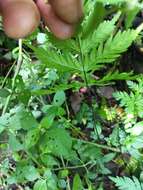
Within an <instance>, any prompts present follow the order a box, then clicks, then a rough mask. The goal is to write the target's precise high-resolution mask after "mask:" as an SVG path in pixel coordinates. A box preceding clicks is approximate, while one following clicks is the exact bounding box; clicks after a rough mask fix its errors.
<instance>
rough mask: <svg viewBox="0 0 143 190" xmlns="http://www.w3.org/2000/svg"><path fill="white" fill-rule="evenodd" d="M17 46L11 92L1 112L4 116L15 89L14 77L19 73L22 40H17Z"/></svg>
mask: <svg viewBox="0 0 143 190" xmlns="http://www.w3.org/2000/svg"><path fill="white" fill-rule="evenodd" d="M18 44H19V53H18V60H17V66H16V70H15V73H14V77H13V80H12V91H11V94H10V95H9V96H8V97H7V100H6V103H5V106H4V108H3V111H2V115H4V114H5V113H6V111H7V108H8V105H9V102H10V99H11V97H12V94H13V91H14V88H15V82H16V77H17V75H18V73H19V71H20V68H21V65H22V39H19V41H18Z"/></svg>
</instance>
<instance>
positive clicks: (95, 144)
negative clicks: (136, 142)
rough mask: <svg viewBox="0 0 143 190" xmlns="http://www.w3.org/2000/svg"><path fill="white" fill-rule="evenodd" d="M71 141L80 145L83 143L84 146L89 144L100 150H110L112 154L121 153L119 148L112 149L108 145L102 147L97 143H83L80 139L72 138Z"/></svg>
mask: <svg viewBox="0 0 143 190" xmlns="http://www.w3.org/2000/svg"><path fill="white" fill-rule="evenodd" d="M72 139H73V140H76V141H81V142H82V143H85V144H90V145H93V146H96V147H98V148H101V149H106V150H111V151H113V152H118V153H121V151H120V149H119V148H113V147H110V146H108V145H102V144H98V143H94V142H89V141H85V140H82V139H76V138H72Z"/></svg>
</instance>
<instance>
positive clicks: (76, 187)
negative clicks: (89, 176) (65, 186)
mask: <svg viewBox="0 0 143 190" xmlns="http://www.w3.org/2000/svg"><path fill="white" fill-rule="evenodd" d="M72 190H83V185H82V181H81V179H80V176H79V175H78V174H76V175H75V176H74V179H73V187H72Z"/></svg>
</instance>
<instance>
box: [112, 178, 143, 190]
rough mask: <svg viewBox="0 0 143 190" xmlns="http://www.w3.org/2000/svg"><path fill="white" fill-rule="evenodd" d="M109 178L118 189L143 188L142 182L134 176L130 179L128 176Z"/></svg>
mask: <svg viewBox="0 0 143 190" xmlns="http://www.w3.org/2000/svg"><path fill="white" fill-rule="evenodd" d="M110 179H111V180H112V181H113V182H114V183H115V184H116V187H118V189H120V190H142V188H143V184H142V183H140V182H139V180H138V179H137V178H136V177H134V176H133V178H132V179H131V178H129V177H116V178H114V177H110Z"/></svg>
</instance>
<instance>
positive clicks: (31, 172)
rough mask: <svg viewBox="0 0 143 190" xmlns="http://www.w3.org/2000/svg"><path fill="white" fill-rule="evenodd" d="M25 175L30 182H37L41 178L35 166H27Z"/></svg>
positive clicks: (24, 169) (24, 171)
mask: <svg viewBox="0 0 143 190" xmlns="http://www.w3.org/2000/svg"><path fill="white" fill-rule="evenodd" d="M23 173H24V176H25V178H26V179H27V180H28V181H35V180H36V179H38V178H39V177H40V175H39V173H38V171H37V169H36V168H35V167H34V166H25V167H24V168H23Z"/></svg>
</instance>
